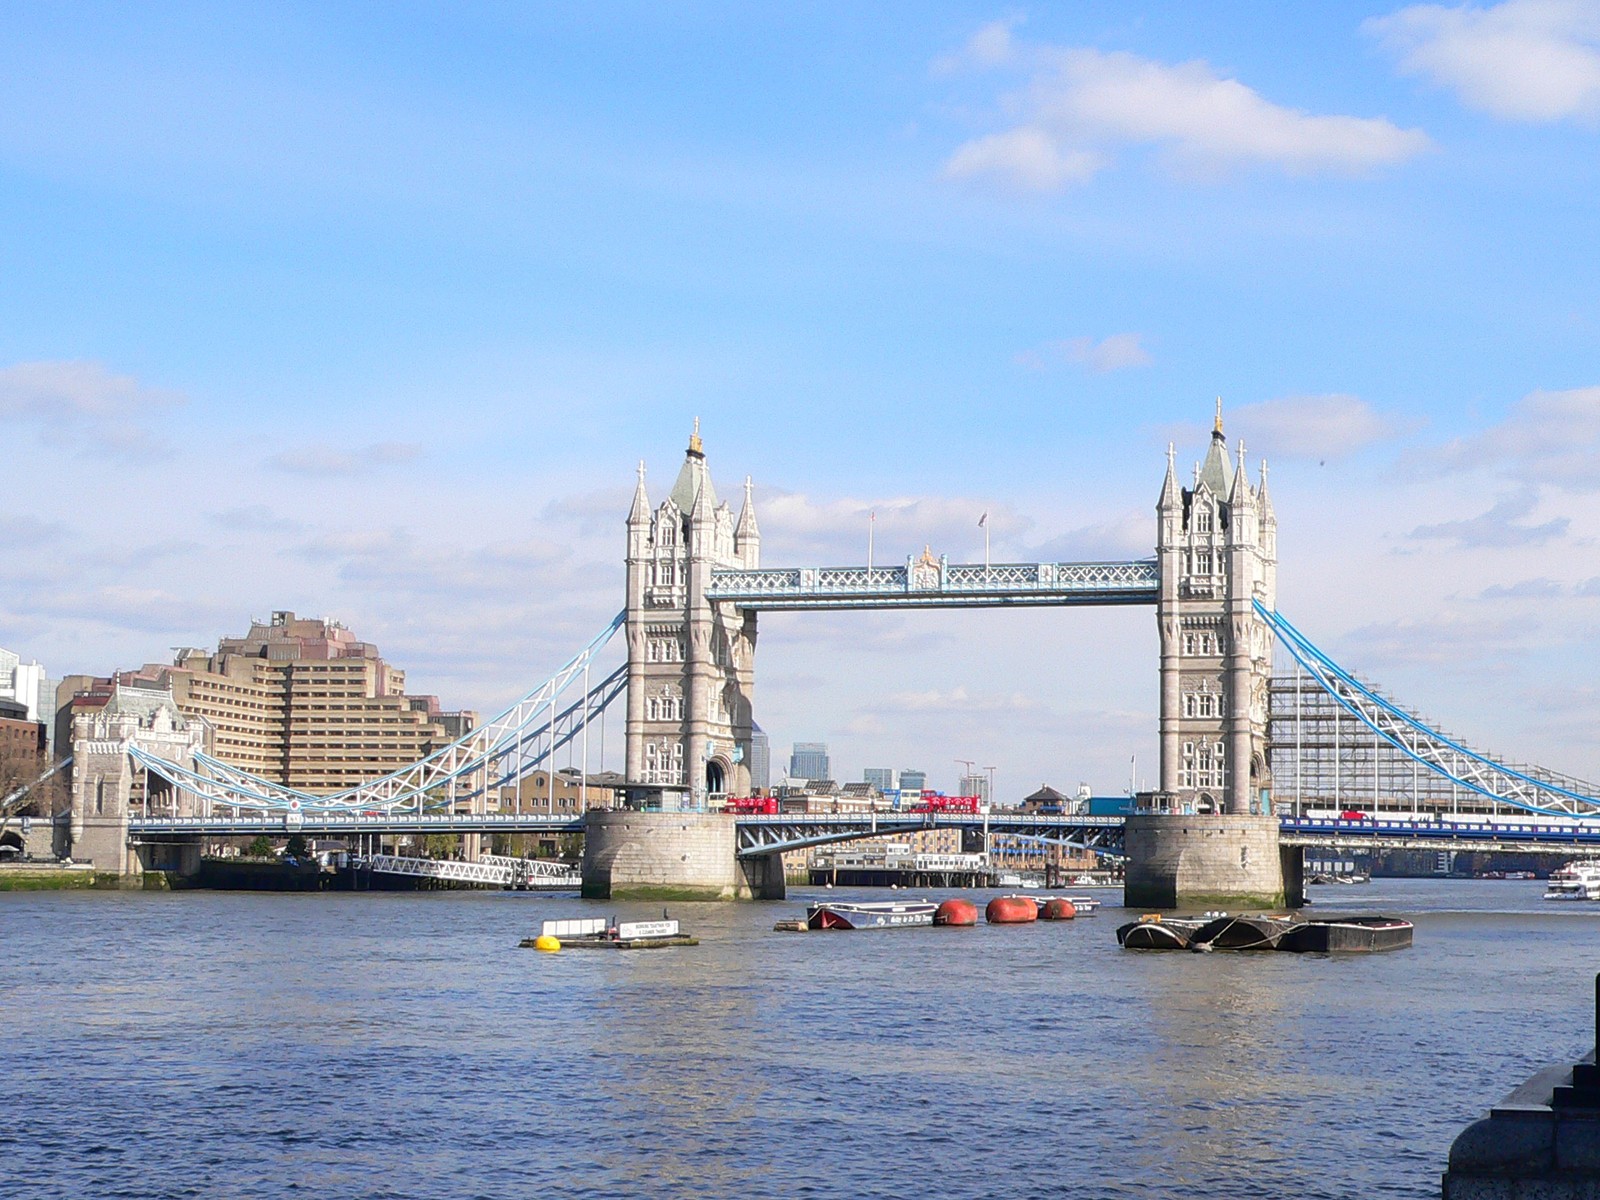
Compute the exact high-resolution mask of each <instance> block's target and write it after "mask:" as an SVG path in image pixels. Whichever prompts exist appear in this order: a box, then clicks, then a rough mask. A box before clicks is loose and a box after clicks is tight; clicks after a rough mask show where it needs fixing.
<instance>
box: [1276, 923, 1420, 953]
mask: <svg viewBox="0 0 1600 1200" xmlns="http://www.w3.org/2000/svg"><path fill="white" fill-rule="evenodd" d="M1413 929H1414V927H1413V926H1412V924H1411V922H1410V921H1405V920H1401V919H1400V918H1399V917H1378V916H1373V917H1323V918H1313V919H1311V920H1309V921H1301V922H1300V923H1299V924H1297V925H1295V926H1294V927H1293V928H1291V929H1289V930H1286V931H1285V932H1284V934H1283V936H1282V937H1280V938H1279V939H1278V949H1279V950H1287V951H1289V952H1290V953H1291V954H1374V953H1377V952H1378V951H1381V950H1404V949H1406V948H1407V947H1408V946H1410V945H1411V936H1412V933H1413Z"/></svg>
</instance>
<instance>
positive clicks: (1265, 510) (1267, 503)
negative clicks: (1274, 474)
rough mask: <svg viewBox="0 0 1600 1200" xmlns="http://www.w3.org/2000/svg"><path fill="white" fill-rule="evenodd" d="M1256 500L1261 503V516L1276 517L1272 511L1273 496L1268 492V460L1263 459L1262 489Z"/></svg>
mask: <svg viewBox="0 0 1600 1200" xmlns="http://www.w3.org/2000/svg"><path fill="white" fill-rule="evenodd" d="M1256 501H1257V503H1259V504H1260V505H1261V516H1262V518H1263V519H1264V520H1267V521H1271V520H1273V519H1274V517H1273V512H1272V497H1271V496H1269V495H1268V494H1267V460H1266V459H1264V458H1263V459H1262V460H1261V490H1260V491H1258V492H1257V493H1256Z"/></svg>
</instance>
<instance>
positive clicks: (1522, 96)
mask: <svg viewBox="0 0 1600 1200" xmlns="http://www.w3.org/2000/svg"><path fill="white" fill-rule="evenodd" d="M1362 29H1363V31H1364V32H1366V33H1369V34H1371V35H1372V36H1374V37H1377V38H1378V39H1379V40H1380V42H1381V43H1382V45H1383V46H1384V48H1385V49H1387V50H1389V51H1391V52H1392V53H1394V54H1396V55H1397V56H1398V57H1399V61H1400V69H1401V70H1402V71H1403V72H1405V73H1406V74H1409V75H1421V76H1423V77H1424V78H1426V79H1428V80H1430V81H1432V82H1433V83H1435V84H1437V85H1439V86H1440V87H1445V88H1449V89H1450V90H1452V91H1454V92H1455V93H1456V95H1457V96H1459V97H1460V99H1461V101H1462V103H1464V104H1467V105H1469V106H1470V107H1472V108H1476V109H1479V110H1481V111H1483V112H1488V113H1492V114H1493V115H1495V116H1498V117H1505V118H1507V119H1508V120H1516V121H1559V120H1563V119H1566V118H1577V119H1580V120H1585V121H1591V122H1592V121H1594V120H1595V119H1596V118H1597V117H1600V5H1597V4H1595V3H1594V0H1507V2H1506V3H1504V4H1498V5H1495V6H1493V7H1490V8H1478V7H1476V6H1474V5H1470V4H1464V5H1460V6H1458V7H1453V8H1447V7H1445V6H1444V5H1441V4H1417V5H1413V6H1411V7H1409V8H1403V9H1401V10H1400V11H1398V12H1396V13H1393V14H1391V15H1390V16H1387V17H1374V18H1372V19H1371V20H1368V21H1366V22H1365V23H1364V24H1363V25H1362Z"/></svg>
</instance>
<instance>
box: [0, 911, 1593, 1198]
mask: <svg viewBox="0 0 1600 1200" xmlns="http://www.w3.org/2000/svg"><path fill="white" fill-rule="evenodd" d="M1542 888H1543V885H1542V884H1540V883H1537V882H1532V881H1495V882H1490V881H1484V882H1477V883H1465V882H1455V883H1446V882H1432V881H1411V880H1393V881H1379V882H1377V883H1374V884H1372V885H1370V886H1367V887H1348V888H1319V889H1313V894H1314V897H1315V900H1316V908H1317V911H1319V912H1326V911H1331V910H1332V909H1334V908H1336V907H1339V906H1353V905H1359V906H1361V908H1362V909H1363V910H1367V911H1374V910H1382V911H1388V912H1397V913H1402V914H1405V915H1408V916H1410V917H1412V919H1414V920H1415V921H1416V924H1417V937H1416V946H1415V948H1414V949H1412V950H1410V951H1406V952H1401V953H1396V954H1389V955H1382V956H1378V957H1374V958H1361V957H1351V958H1319V957H1314V956H1299V955H1288V954H1267V955H1226V954H1211V955H1196V954H1135V953H1127V952H1123V951H1120V950H1118V948H1117V946H1116V939H1115V937H1114V930H1115V928H1116V926H1117V924H1118V923H1119V922H1120V921H1121V920H1124V919H1126V914H1123V913H1122V912H1121V911H1120V910H1115V909H1106V910H1103V911H1102V913H1101V914H1100V915H1099V916H1097V917H1095V918H1093V919H1087V920H1078V921H1076V922H1071V923H1064V924H1053V925H1038V926H1031V927H993V928H985V927H980V928H977V929H966V930H958V929H937V930H936V929H910V930H895V931H888V932H872V933H857V934H851V933H833V934H806V935H803V936H802V935H796V934H781V933H774V932H772V924H773V922H774V920H776V919H778V918H781V917H789V916H795V915H799V914H800V912H801V908H802V905H803V903H804V900H805V898H806V897H807V895H810V894H812V893H806V892H798V891H797V892H795V893H794V894H793V895H792V897H791V900H790V901H789V902H788V903H784V904H742V905H711V904H707V905H678V906H675V907H674V909H673V914H672V915H673V916H675V917H678V918H680V919H682V921H683V922H684V925H685V927H686V929H688V930H689V931H690V932H693V933H696V934H698V935H699V936H700V938H701V939H702V940H701V945H700V946H698V947H696V948H686V949H681V950H670V951H659V952H651V953H643V952H639V953H620V952H588V953H585V952H580V951H565V952H563V953H561V954H559V955H546V954H536V953H534V952H532V951H525V950H518V949H517V948H516V944H517V941H518V940H519V939H520V938H522V937H524V936H527V935H529V934H531V933H534V932H536V931H537V925H538V923H539V921H540V920H541V919H543V918H546V917H555V916H573V915H609V914H612V913H616V914H618V915H620V916H622V917H624V918H626V917H629V916H635V917H648V916H652V915H659V911H660V910H659V906H628V905H601V904H586V903H584V902H580V901H578V900H576V899H573V898H570V897H550V896H525V895H515V894H502V893H493V894H485V893H432V894H422V895H416V894H412V895H404V894H371V893H368V894H329V895H309V896H296V895H267V894H246V893H217V892H209V893H207V892H191V893H180V894H172V895H160V894H150V895H143V894H129V895H105V894H82V893H62V894H54V895H39V894H26V893H0V929H3V933H4V957H3V959H0V1003H3V1005H4V1012H5V1015H6V1027H7V1030H8V1034H9V1036H8V1038H7V1047H6V1056H5V1059H4V1063H3V1066H0V1112H4V1113H5V1114H6V1119H5V1120H4V1122H0V1178H4V1179H7V1180H9V1181H10V1183H9V1185H8V1186H16V1185H18V1184H19V1183H20V1184H21V1190H20V1191H15V1192H12V1191H9V1190H8V1192H7V1194H15V1195H19V1196H20V1195H29V1196H38V1197H80V1196H140V1197H144V1196H162V1197H166V1196H174V1197H176V1196H229V1197H234V1196H238V1197H284V1196H290V1195H308V1194H309V1195H319V1196H337V1197H530V1198H531V1197H541V1196H552V1195H560V1196H594V1197H691V1196H693V1197H700V1196H707V1197H721V1196H728V1197H734V1196H737V1197H760V1196H822V1197H865V1196H870V1197H919V1198H920V1197H990V1196H993V1197H1035V1196H1037V1197H1124V1196H1127V1197H1133V1196H1138V1197H1191V1196H1215V1197H1228V1198H1243V1197H1256V1196H1260V1197H1290V1196H1294V1197H1323V1196H1327V1197H1356V1196H1362V1197H1367V1196H1415V1197H1424V1196H1435V1195H1437V1194H1438V1179H1439V1175H1440V1173H1441V1172H1442V1171H1443V1169H1444V1160H1445V1154H1446V1151H1447V1150H1448V1148H1449V1144H1450V1141H1451V1139H1452V1138H1453V1137H1454V1136H1455V1134H1456V1133H1457V1132H1458V1131H1459V1129H1460V1128H1461V1127H1462V1126H1463V1125H1464V1124H1466V1123H1467V1122H1469V1121H1471V1120H1474V1119H1476V1118H1477V1117H1479V1116H1481V1115H1483V1113H1484V1111H1485V1110H1486V1109H1487V1107H1488V1106H1489V1105H1490V1104H1491V1103H1492V1102H1494V1101H1495V1100H1497V1099H1499V1098H1500V1097H1501V1096H1503V1095H1504V1094H1505V1093H1507V1092H1508V1091H1510V1090H1511V1088H1512V1087H1513V1086H1514V1085H1515V1084H1517V1083H1519V1082H1520V1081H1521V1080H1522V1079H1523V1078H1524V1077H1525V1076H1526V1075H1528V1074H1529V1073H1531V1072H1532V1071H1533V1070H1535V1069H1536V1068H1538V1067H1540V1066H1543V1065H1545V1064H1547V1063H1549V1062H1553V1061H1571V1060H1573V1059H1576V1058H1577V1057H1578V1056H1579V1055H1580V1054H1581V1053H1582V1052H1583V1051H1585V1050H1586V1049H1587V1048H1588V1047H1589V1046H1590V1045H1592V1044H1593V1041H1594V1030H1593V1028H1592V1024H1591V1023H1592V1020H1593V1011H1594V1007H1593V989H1594V975H1595V970H1596V968H1597V967H1600V954H1597V953H1596V949H1597V947H1600V905H1595V906H1577V905H1574V906H1564V905H1556V904H1546V903H1543V902H1541V901H1540V899H1539V896H1540V893H1541V891H1542ZM841 894H842V893H841ZM886 894H887V893H877V894H876V897H877V898H880V899H881V898H883V897H884V896H885V895H886ZM1102 895H1104V896H1105V897H1107V898H1108V899H1112V900H1115V898H1116V897H1118V896H1120V893H1118V892H1109V891H1108V892H1104V893H1102ZM980 899H981V897H980Z"/></svg>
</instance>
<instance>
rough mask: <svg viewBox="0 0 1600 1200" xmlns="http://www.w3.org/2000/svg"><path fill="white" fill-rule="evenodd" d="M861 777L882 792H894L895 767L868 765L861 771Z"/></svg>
mask: <svg viewBox="0 0 1600 1200" xmlns="http://www.w3.org/2000/svg"><path fill="white" fill-rule="evenodd" d="M861 778H862V780H863V781H864V782H866V783H870V784H871V785H872V786H873V787H875V788H877V789H878V790H879V791H880V792H892V791H893V790H894V768H893V767H868V768H867V769H866V770H865V771H863V772H861Z"/></svg>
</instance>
